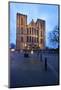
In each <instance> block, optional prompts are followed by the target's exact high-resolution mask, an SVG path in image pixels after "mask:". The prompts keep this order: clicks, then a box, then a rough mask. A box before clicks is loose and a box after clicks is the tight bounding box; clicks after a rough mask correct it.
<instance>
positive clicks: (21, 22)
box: [21, 17, 23, 25]
mask: <svg viewBox="0 0 61 90" xmlns="http://www.w3.org/2000/svg"><path fill="white" fill-rule="evenodd" d="M21 25H23V18H22V17H21Z"/></svg>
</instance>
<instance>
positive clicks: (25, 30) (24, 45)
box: [16, 13, 45, 50]
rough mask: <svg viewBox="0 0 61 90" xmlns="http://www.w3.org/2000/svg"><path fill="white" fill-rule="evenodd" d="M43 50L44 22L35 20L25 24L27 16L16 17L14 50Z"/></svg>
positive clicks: (18, 15)
mask: <svg viewBox="0 0 61 90" xmlns="http://www.w3.org/2000/svg"><path fill="white" fill-rule="evenodd" d="M37 48H40V49H44V48H45V21H44V20H41V19H37V21H36V22H34V20H33V19H32V21H31V22H30V23H29V24H27V15H23V14H20V13H17V15H16V49H17V50H24V49H26V50H31V49H35V50H36V49H37Z"/></svg>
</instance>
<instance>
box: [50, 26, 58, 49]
mask: <svg viewBox="0 0 61 90" xmlns="http://www.w3.org/2000/svg"><path fill="white" fill-rule="evenodd" d="M49 40H50V43H51V44H52V45H57V48H58V47H59V27H58V26H57V25H56V26H55V27H54V29H53V31H51V32H50V33H49Z"/></svg>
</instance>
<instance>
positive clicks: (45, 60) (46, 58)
mask: <svg viewBox="0 0 61 90" xmlns="http://www.w3.org/2000/svg"><path fill="white" fill-rule="evenodd" d="M45 71H47V58H46V57H45Z"/></svg>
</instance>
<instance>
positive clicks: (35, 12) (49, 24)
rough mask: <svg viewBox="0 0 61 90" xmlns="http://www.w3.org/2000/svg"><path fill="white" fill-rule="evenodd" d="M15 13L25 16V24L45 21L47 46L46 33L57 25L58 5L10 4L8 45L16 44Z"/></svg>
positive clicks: (46, 34)
mask: <svg viewBox="0 0 61 90" xmlns="http://www.w3.org/2000/svg"><path fill="white" fill-rule="evenodd" d="M16 13H21V14H25V15H27V23H30V22H31V20H32V19H34V21H36V20H37V18H39V19H43V20H45V21H46V27H45V32H46V33H45V36H46V38H45V39H46V45H47V46H49V45H50V44H49V41H48V33H49V32H50V31H52V30H53V29H54V27H55V26H56V25H58V5H47V4H30V3H13V2H10V43H15V44H16Z"/></svg>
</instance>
